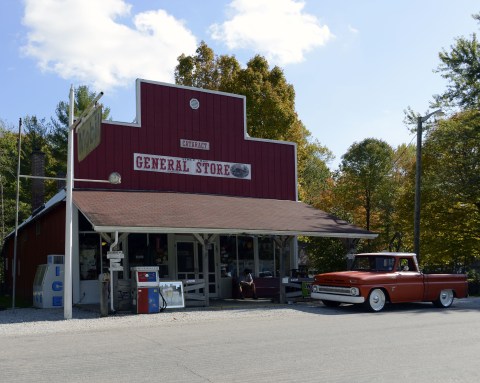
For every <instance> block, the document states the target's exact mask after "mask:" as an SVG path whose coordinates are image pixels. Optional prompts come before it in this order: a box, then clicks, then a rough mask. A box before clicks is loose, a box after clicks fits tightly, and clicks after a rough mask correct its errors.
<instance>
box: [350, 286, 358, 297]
mask: <svg viewBox="0 0 480 383" xmlns="http://www.w3.org/2000/svg"><path fill="white" fill-rule="evenodd" d="M350 294H351V295H359V294H360V290H359V289H358V287H351V288H350Z"/></svg>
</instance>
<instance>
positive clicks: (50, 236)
mask: <svg viewBox="0 0 480 383" xmlns="http://www.w3.org/2000/svg"><path fill="white" fill-rule="evenodd" d="M6 246H8V249H7V262H8V272H6V273H5V274H6V275H5V276H6V282H7V286H13V280H12V266H13V246H14V238H13V236H12V237H10V238H9V240H8V241H7V242H6ZM64 253H65V204H64V203H61V204H59V205H58V206H56V207H54V208H53V209H52V210H50V211H49V212H47V213H45V214H44V215H42V216H40V217H38V218H37V219H36V220H35V221H34V222H31V223H29V224H27V225H26V226H25V227H23V228H21V229H20V230H19V232H18V239H17V281H16V296H17V297H21V298H24V299H32V297H33V280H34V278H35V273H36V271H37V266H38V265H41V264H45V263H47V255H49V254H60V255H61V254H64Z"/></svg>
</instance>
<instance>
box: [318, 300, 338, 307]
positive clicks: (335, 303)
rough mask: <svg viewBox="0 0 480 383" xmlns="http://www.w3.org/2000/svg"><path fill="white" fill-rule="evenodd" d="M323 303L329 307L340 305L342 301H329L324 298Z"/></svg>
mask: <svg viewBox="0 0 480 383" xmlns="http://www.w3.org/2000/svg"><path fill="white" fill-rule="evenodd" d="M322 303H323V304H324V305H325V306H327V307H338V306H340V302H337V301H327V300H323V299H322Z"/></svg>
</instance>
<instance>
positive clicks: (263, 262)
mask: <svg viewBox="0 0 480 383" xmlns="http://www.w3.org/2000/svg"><path fill="white" fill-rule="evenodd" d="M274 246H275V244H274V242H273V239H272V238H271V237H260V238H258V276H259V277H261V278H262V277H263V278H268V277H274V276H275V275H276V269H277V262H276V259H275V258H276V257H275V256H276V254H275V247H274Z"/></svg>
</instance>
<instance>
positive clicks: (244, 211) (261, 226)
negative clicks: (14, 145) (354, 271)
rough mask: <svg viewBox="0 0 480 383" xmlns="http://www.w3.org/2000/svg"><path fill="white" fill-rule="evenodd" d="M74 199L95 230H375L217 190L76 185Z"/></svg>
mask: <svg viewBox="0 0 480 383" xmlns="http://www.w3.org/2000/svg"><path fill="white" fill-rule="evenodd" d="M73 203H74V204H75V206H77V208H78V209H79V210H80V211H81V212H82V213H83V214H84V215H85V216H86V218H87V219H88V220H89V221H90V223H91V224H92V226H93V228H94V230H95V231H97V232H108V233H112V232H115V231H118V232H130V233H153V232H161V233H208V234H249V235H288V236H291V235H305V236H315V237H337V238H368V239H372V238H375V237H376V236H377V234H375V233H372V232H369V231H367V230H364V229H361V228H359V227H357V226H354V225H351V224H349V223H347V222H345V221H342V220H340V219H338V218H336V217H334V216H332V215H330V214H327V213H325V212H324V211H321V210H318V209H315V208H313V207H311V206H309V205H306V204H304V203H302V202H296V201H289V200H273V199H263V198H244V197H231V196H220V195H205V194H187V193H168V192H140V191H93V190H88V191H87V190H74V191H73Z"/></svg>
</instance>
